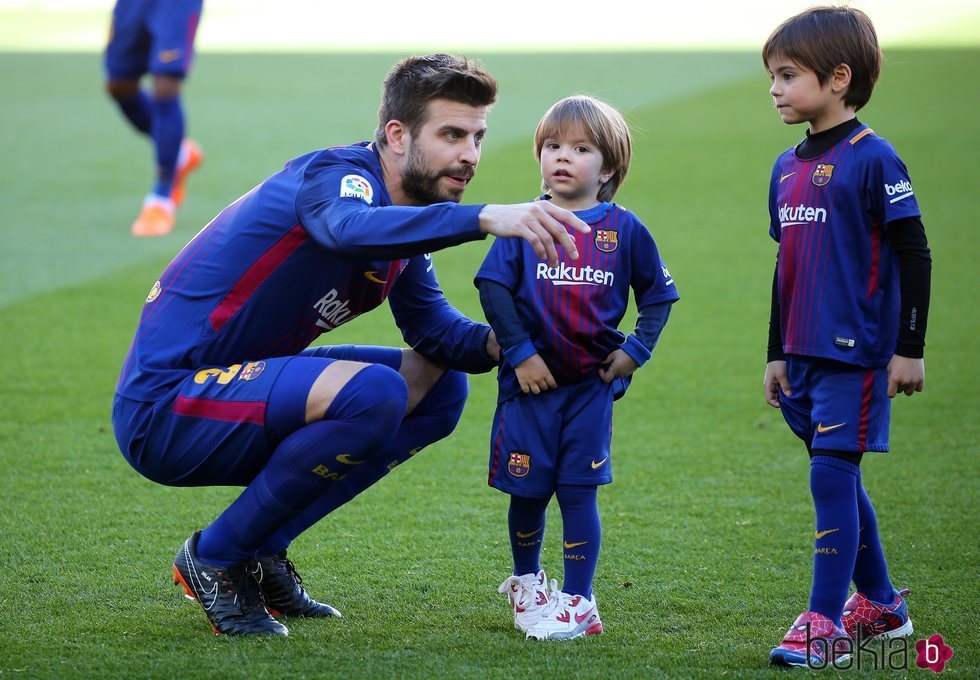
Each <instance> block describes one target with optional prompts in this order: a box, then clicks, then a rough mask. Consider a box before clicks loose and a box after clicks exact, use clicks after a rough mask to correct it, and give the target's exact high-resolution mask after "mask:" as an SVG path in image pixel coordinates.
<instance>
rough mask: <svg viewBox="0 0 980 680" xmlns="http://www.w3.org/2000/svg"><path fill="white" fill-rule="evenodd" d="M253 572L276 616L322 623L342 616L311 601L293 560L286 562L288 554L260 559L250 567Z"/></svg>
mask: <svg viewBox="0 0 980 680" xmlns="http://www.w3.org/2000/svg"><path fill="white" fill-rule="evenodd" d="M249 571H250V572H251V574H252V576H253V577H254V578H255V580H256V582H257V583H258V584H259V590H260V591H261V592H262V600H263V602H265V607H266V609H268V610H269V613H270V614H272V615H273V616H299V617H307V618H318V619H320V618H326V617H327V616H337V617H339V616H340V615H341V614H340V612H339V611H337V610H336V609H334V608H333V607H331V606H330V605H329V604H323V603H322V602H317V601H316V600H314V599H313V598H312V597H310V595H309V593H307V592H306V588H304V587H303V586H302V583H303V579H302V578H301V577H300V575H299V573H297V571H296V567H295V566H293V562H292V560H289V559H287V558H286V551H283V552H281V553H280V554H278V555H259V556H257V557H256V559H255V561H253V562H250V563H249Z"/></svg>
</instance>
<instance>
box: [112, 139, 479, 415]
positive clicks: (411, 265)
mask: <svg viewBox="0 0 980 680" xmlns="http://www.w3.org/2000/svg"><path fill="white" fill-rule="evenodd" d="M381 207H383V208H384V210H378V209H377V208H381ZM482 207H483V206H479V205H478V206H461V205H457V204H455V203H438V204H435V205H431V206H427V207H424V208H417V207H400V206H392V204H391V197H390V196H389V195H388V192H387V190H386V188H385V184H384V181H383V177H382V172H381V165H380V161H379V159H378V156H377V154H376V152H375V151H374V148H373V146H372V145H367V144H366V143H361V144H356V145H353V146H348V147H338V148H334V149H324V150H320V151H315V152H312V153H309V154H307V155H305V156H301V157H299V158H295V159H293V160H291V161H289V162H288V163H286V165H285V167H284V168H283V169H282V170H281V171H280V172H278V173H276V174H275V175H273V176H271V177H269V178H268V179H267V180H265V181H264V182H262V183H261V184H259V185H258V186H256V187H255V188H254V189H252V190H251V191H249V192H248V193H247V194H245V195H244V196H242V197H241V198H239V199H238V200H237V201H235V202H234V203H232V204H231V205H230V206H228V207H227V208H225V209H224V210H223V211H222V212H221V213H220V214H218V216H217V217H215V218H214V219H213V220H212V221H211V222H210V223H209V224H208V225H207V226H206V227H204V229H202V230H201V231H200V232H199V233H198V234H197V236H195V237H194V238H193V239H192V240H191V241H190V243H188V244H187V245H186V246H185V247H184V249H183V250H181V252H180V253H179V254H178V255H177V257H176V258H175V259H174V260H173V261H172V262H171V263H170V264H169V265H168V266H167V268H166V269H165V270H164V272H163V274H161V275H160V279H159V280H158V281H157V282H156V283H155V284H154V285H153V288H152V290H151V291H150V294H149V296H147V298H146V303H145V304H144V307H143V313H142V316H141V318H140V322H139V326H138V327H137V329H136V337H135V338H134V340H133V343H132V346H131V347H130V350H129V354H128V355H127V356H126V360H125V362H124V364H123V368H122V373H121V375H120V377H119V382H118V384H117V387H116V391H117V392H118V393H119V394H120V395H122V396H124V397H126V398H128V399H134V400H137V401H154V400H156V399H158V398H160V397H161V396H163V395H164V394H166V393H167V392H168V391H170V389H171V388H172V387H173V385H175V384H176V383H177V382H179V381H180V380H181V379H183V378H184V377H185V376H186V375H187V373H188V372H190V371H194V370H198V369H200V368H203V367H211V366H216V367H221V366H228V365H231V364H235V363H241V362H243V361H247V360H257V359H263V358H270V357H279V356H288V355H292V354H296V353H297V352H299V351H300V350H302V349H304V348H306V347H307V346H308V345H309V344H310V343H312V342H313V340H315V339H316V338H317V337H318V336H319V335H320V334H322V333H326V332H329V331H331V330H333V329H334V328H336V327H338V326H340V325H341V324H345V323H347V322H349V321H352V320H353V319H355V318H357V317H358V316H360V315H361V314H364V313H366V312H369V311H370V310H372V309H374V308H375V307H378V306H379V305H380V304H381V303H382V302H384V301H385V300H386V299H387V300H388V302H389V304H390V306H391V310H392V313H393V315H394V318H395V322H396V324H397V325H398V327H399V328H400V329H401V331H402V335H403V336H404V338H405V340H406V342H408V344H409V345H411V346H413V347H415V348H416V349H417V350H418V351H419V352H421V353H422V354H424V355H426V356H430V357H431V358H433V359H436V360H438V361H439V362H440V363H444V364H447V365H449V366H451V367H456V368H460V369H462V370H469V371H471V372H475V371H487V370H490V369H491V368H492V367H493V363H492V362H491V361H490V359H489V358H488V357H487V356H486V339H487V334H488V333H489V327H488V326H486V325H485V324H479V323H475V322H473V321H470V320H469V319H467V318H466V317H464V316H463V315H462V314H460V313H459V312H458V311H457V310H456V309H455V308H453V307H452V306H451V305H450V304H449V302H448V301H447V300H446V298H445V296H444V295H443V293H442V291H441V290H440V288H439V284H438V282H437V280H436V276H435V272H434V270H433V266H432V259H431V257H430V256H429V255H428V253H429V252H430V251H433V250H437V249H439V248H444V247H447V246H450V245H454V244H457V243H462V242H464V241H470V240H475V239H478V238H482V236H483V235H482V234H481V233H480V230H479V222H478V216H479V213H480V210H481V209H482Z"/></svg>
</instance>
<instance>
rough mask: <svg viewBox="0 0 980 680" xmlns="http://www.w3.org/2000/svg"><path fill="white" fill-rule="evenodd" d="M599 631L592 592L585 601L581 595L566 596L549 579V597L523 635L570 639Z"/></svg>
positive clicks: (597, 612) (599, 622) (600, 629)
mask: <svg viewBox="0 0 980 680" xmlns="http://www.w3.org/2000/svg"><path fill="white" fill-rule="evenodd" d="M601 633H602V621H601V620H600V619H599V609H598V607H596V603H595V595H593V596H592V597H591V598H590V599H588V600H586V599H585V598H584V597H582V596H581V595H569V594H568V593H564V592H562V591H560V590H558V584H557V583H556V582H555V581H552V582H551V596H550V597H549V598H548V604H547V605H545V607H544V609H543V610H542V612H541V619H540V620H539V621H538V622H537V623H535V624H534V625H533V626H531V627H530V628H528V629H527V637H528V638H534V639H535V640H571V639H573V638H577V637H582V636H583V635H599V634H601Z"/></svg>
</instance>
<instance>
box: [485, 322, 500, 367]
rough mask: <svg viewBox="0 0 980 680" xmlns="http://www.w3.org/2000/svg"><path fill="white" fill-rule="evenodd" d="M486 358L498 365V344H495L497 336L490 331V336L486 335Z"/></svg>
mask: <svg viewBox="0 0 980 680" xmlns="http://www.w3.org/2000/svg"><path fill="white" fill-rule="evenodd" d="M487 356H488V357H490V358H491V359H493V360H494V361H496V362H497V363H498V364H499V363H500V343H498V342H497V334H496V333H494V332H493V329H492V328H491V329H490V334H489V335H487Z"/></svg>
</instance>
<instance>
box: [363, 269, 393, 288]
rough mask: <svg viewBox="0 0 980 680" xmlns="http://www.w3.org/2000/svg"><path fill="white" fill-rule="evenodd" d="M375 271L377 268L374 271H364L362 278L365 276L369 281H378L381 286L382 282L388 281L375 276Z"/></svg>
mask: <svg viewBox="0 0 980 680" xmlns="http://www.w3.org/2000/svg"><path fill="white" fill-rule="evenodd" d="M377 273H378V270H377V269H375V270H374V271H370V272H364V278H366V279H367V280H368V281H370V282H371V283H380V284H381V285H382V286H383V285H384V284H386V283H388V282H387V281H386V280H384V279H379V278H378V277H377V276H375V274H377Z"/></svg>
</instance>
